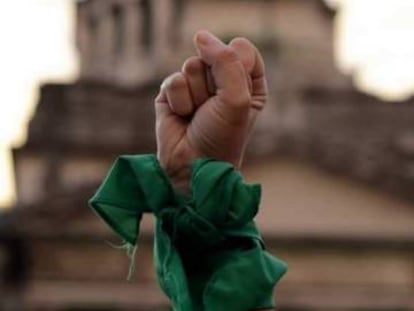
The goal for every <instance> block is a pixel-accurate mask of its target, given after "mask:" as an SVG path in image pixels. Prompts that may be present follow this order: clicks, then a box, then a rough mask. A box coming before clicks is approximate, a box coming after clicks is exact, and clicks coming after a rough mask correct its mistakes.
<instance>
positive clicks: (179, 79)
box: [163, 72, 186, 89]
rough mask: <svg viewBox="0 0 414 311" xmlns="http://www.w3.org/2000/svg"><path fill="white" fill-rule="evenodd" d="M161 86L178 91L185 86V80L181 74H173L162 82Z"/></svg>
mask: <svg viewBox="0 0 414 311" xmlns="http://www.w3.org/2000/svg"><path fill="white" fill-rule="evenodd" d="M163 85H164V87H165V88H167V89H179V88H182V87H184V86H185V85H186V79H185V76H184V75H183V74H182V73H181V72H175V73H173V74H171V75H170V76H169V77H168V78H167V79H165V80H164V82H163Z"/></svg>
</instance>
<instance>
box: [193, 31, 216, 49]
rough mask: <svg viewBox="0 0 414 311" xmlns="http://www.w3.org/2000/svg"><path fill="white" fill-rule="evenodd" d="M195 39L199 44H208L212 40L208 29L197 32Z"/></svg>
mask: <svg viewBox="0 0 414 311" xmlns="http://www.w3.org/2000/svg"><path fill="white" fill-rule="evenodd" d="M196 40H197V42H198V43H200V44H203V45H208V44H210V43H211V42H212V41H213V37H212V35H211V34H210V33H209V32H208V31H205V30H202V31H200V32H198V33H197V37H196Z"/></svg>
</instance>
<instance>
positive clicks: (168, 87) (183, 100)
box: [161, 72, 194, 117]
mask: <svg viewBox="0 0 414 311" xmlns="http://www.w3.org/2000/svg"><path fill="white" fill-rule="evenodd" d="M161 88H162V89H165V94H166V97H167V101H168V104H169V105H170V108H171V110H172V111H173V112H174V113H176V114H177V115H179V116H182V117H185V116H189V115H191V114H192V113H193V110H194V105H193V101H192V98H191V94H190V88H189V86H188V84H187V79H186V78H185V76H184V74H183V73H182V72H176V73H174V74H172V75H170V76H169V77H168V78H167V79H165V80H164V82H163V83H162V85H161Z"/></svg>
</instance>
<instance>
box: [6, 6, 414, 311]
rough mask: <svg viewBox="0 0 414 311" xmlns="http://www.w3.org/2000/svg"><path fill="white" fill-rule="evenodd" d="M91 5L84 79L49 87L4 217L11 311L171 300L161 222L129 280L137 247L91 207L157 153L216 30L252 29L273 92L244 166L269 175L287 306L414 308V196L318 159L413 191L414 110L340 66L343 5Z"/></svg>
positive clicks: (82, 24)
mask: <svg viewBox="0 0 414 311" xmlns="http://www.w3.org/2000/svg"><path fill="white" fill-rule="evenodd" d="M77 9H78V14H77V37H76V38H77V46H78V49H79V57H80V63H81V70H80V77H79V80H78V81H76V83H74V84H70V85H59V84H47V85H44V86H42V88H41V90H40V101H39V104H38V106H37V110H36V114H35V116H34V118H33V119H32V120H31V122H30V125H29V135H28V141H27V143H26V144H25V145H24V146H23V147H22V148H19V149H16V150H14V160H15V171H16V183H17V191H18V204H17V206H16V208H15V209H14V210H13V211H12V212H11V213H8V214H7V215H4V216H2V217H1V218H0V309H2V310H12V311H14V310H166V309H167V305H168V302H167V301H166V299H165V297H164V296H163V295H162V294H161V292H160V290H159V289H158V287H157V285H156V282H155V279H154V274H153V272H152V271H153V267H152V260H151V258H152V253H151V252H152V251H151V248H152V246H151V243H152V234H151V232H152V225H151V221H150V218H148V217H146V218H145V221H144V223H143V225H142V226H141V236H140V241H139V252H138V257H137V271H136V276H135V278H134V281H132V282H131V283H127V282H125V277H126V275H127V267H128V259H127V257H126V256H125V255H124V253H123V252H122V251H119V250H117V249H113V248H111V247H109V246H108V245H107V244H106V243H105V240H108V241H114V237H113V236H112V235H111V234H110V232H109V230H108V228H107V227H106V226H105V225H104V224H103V223H102V222H101V221H100V220H99V219H98V218H97V217H96V216H95V215H94V214H93V213H91V211H90V209H88V207H87V204H86V202H87V200H88V198H89V197H90V196H91V194H92V193H93V192H94V190H95V189H96V187H97V186H98V184H99V183H100V182H101V180H102V178H103V176H104V174H105V173H106V172H107V170H108V168H109V165H110V164H111V163H112V162H113V160H114V159H115V157H116V156H117V155H118V154H121V153H150V152H154V151H155V140H154V115H153V98H154V97H155V95H156V93H157V91H158V87H159V84H160V82H161V79H162V78H163V77H164V76H165V75H166V74H169V73H171V72H173V71H176V70H177V69H179V65H180V63H182V61H183V60H184V59H185V57H187V56H189V55H191V54H192V53H194V51H193V48H192V42H191V38H192V35H193V33H194V32H195V31H196V30H198V29H203V28H205V29H210V30H212V31H213V32H215V33H216V34H218V35H219V36H220V37H222V38H224V39H229V38H231V37H234V36H239V35H242V36H247V37H249V38H250V39H251V40H253V41H254V42H255V43H256V44H257V45H258V46H259V48H260V50H261V51H262V52H263V55H264V58H265V62H266V68H267V75H268V80H269V89H270V92H271V93H270V100H269V104H268V105H267V107H266V108H265V111H264V113H263V114H262V115H261V117H260V119H259V122H258V125H257V128H256V131H255V133H254V134H253V136H252V139H251V142H250V144H249V148H248V158H247V162H246V165H245V167H244V173H245V176H246V177H247V179H248V180H249V181H259V182H261V183H262V184H263V189H264V192H263V202H262V206H261V212H260V213H259V215H258V217H257V220H258V223H259V226H260V228H261V229H262V231H263V233H264V236H265V240H266V243H267V245H268V248H269V249H270V250H272V252H273V253H275V254H276V255H278V256H279V257H281V258H282V259H284V260H286V261H287V262H288V263H289V265H290V271H289V273H288V275H287V276H286V278H285V279H284V280H283V282H282V283H281V284H280V287H278V290H277V295H276V300H277V302H278V304H279V306H280V307H279V309H280V310H355V309H358V310H396V309H398V310H412V309H413V308H414V301H413V297H412V294H411V293H412V292H413V291H414V278H413V276H414V238H413V237H414V232H413V231H414V227H413V226H412V225H411V224H412V223H414V209H413V208H412V204H410V203H407V202H404V201H400V200H398V199H396V198H394V197H388V196H387V195H385V194H384V193H383V192H375V191H373V190H372V189H370V188H365V186H363V184H359V183H354V182H350V181H346V180H345V181H344V180H343V179H341V178H338V177H335V176H329V175H326V173H324V172H323V171H320V170H318V169H315V168H314V167H313V166H312V165H314V164H315V163H316V164H320V165H321V166H322V167H327V168H330V169H331V170H333V171H335V172H337V173H339V174H338V175H344V174H345V175H348V176H352V177H357V178H359V179H360V180H364V181H365V182H368V184H371V185H376V186H380V187H377V188H378V189H387V190H393V191H394V190H397V191H394V192H395V193H397V192H398V193H402V194H404V195H405V196H406V197H410V194H411V192H410V189H411V188H412V171H413V169H412V163H411V162H412V152H413V146H412V136H413V135H412V126H411V124H410V121H411V119H412V118H411V115H412V111H414V110H413V105H412V103H411V102H407V103H384V102H381V101H379V100H376V99H374V98H371V97H369V96H365V95H362V94H360V93H358V92H356V91H354V90H353V89H352V86H351V82H350V80H349V79H348V78H347V77H344V76H342V75H341V74H340V73H339V72H337V70H336V69H335V67H334V61H333V48H332V44H333V30H332V28H333V16H334V12H332V11H331V10H329V9H328V8H327V7H326V6H325V5H324V4H323V2H322V1H319V0H261V1H248V0H211V1H206V0H187V1H184V0H170V1H168V0H150V1H149V0H106V1H101V0H86V1H79V2H78V3H77ZM286 154H288V155H289V158H288V159H285V158H283V157H281V155H286ZM291 155H295V156H296V158H300V159H306V161H307V163H312V165H309V164H308V165H305V164H303V161H302V162H298V161H295V160H292V157H291ZM306 161H304V162H306ZM411 198H412V197H411ZM391 220H392V221H391ZM114 243H116V239H115V242H114Z"/></svg>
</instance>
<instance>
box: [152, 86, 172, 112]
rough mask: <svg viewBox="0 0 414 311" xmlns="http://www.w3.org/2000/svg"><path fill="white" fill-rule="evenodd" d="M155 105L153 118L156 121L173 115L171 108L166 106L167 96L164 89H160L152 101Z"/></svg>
mask: <svg viewBox="0 0 414 311" xmlns="http://www.w3.org/2000/svg"><path fill="white" fill-rule="evenodd" d="M154 103H155V117H156V119H160V118H163V117H166V116H169V115H171V114H173V112H172V111H171V108H170V106H169V104H168V99H167V95H166V94H165V89H164V88H162V87H161V88H160V91H159V93H158V95H157V97H156V98H155V100H154Z"/></svg>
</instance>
